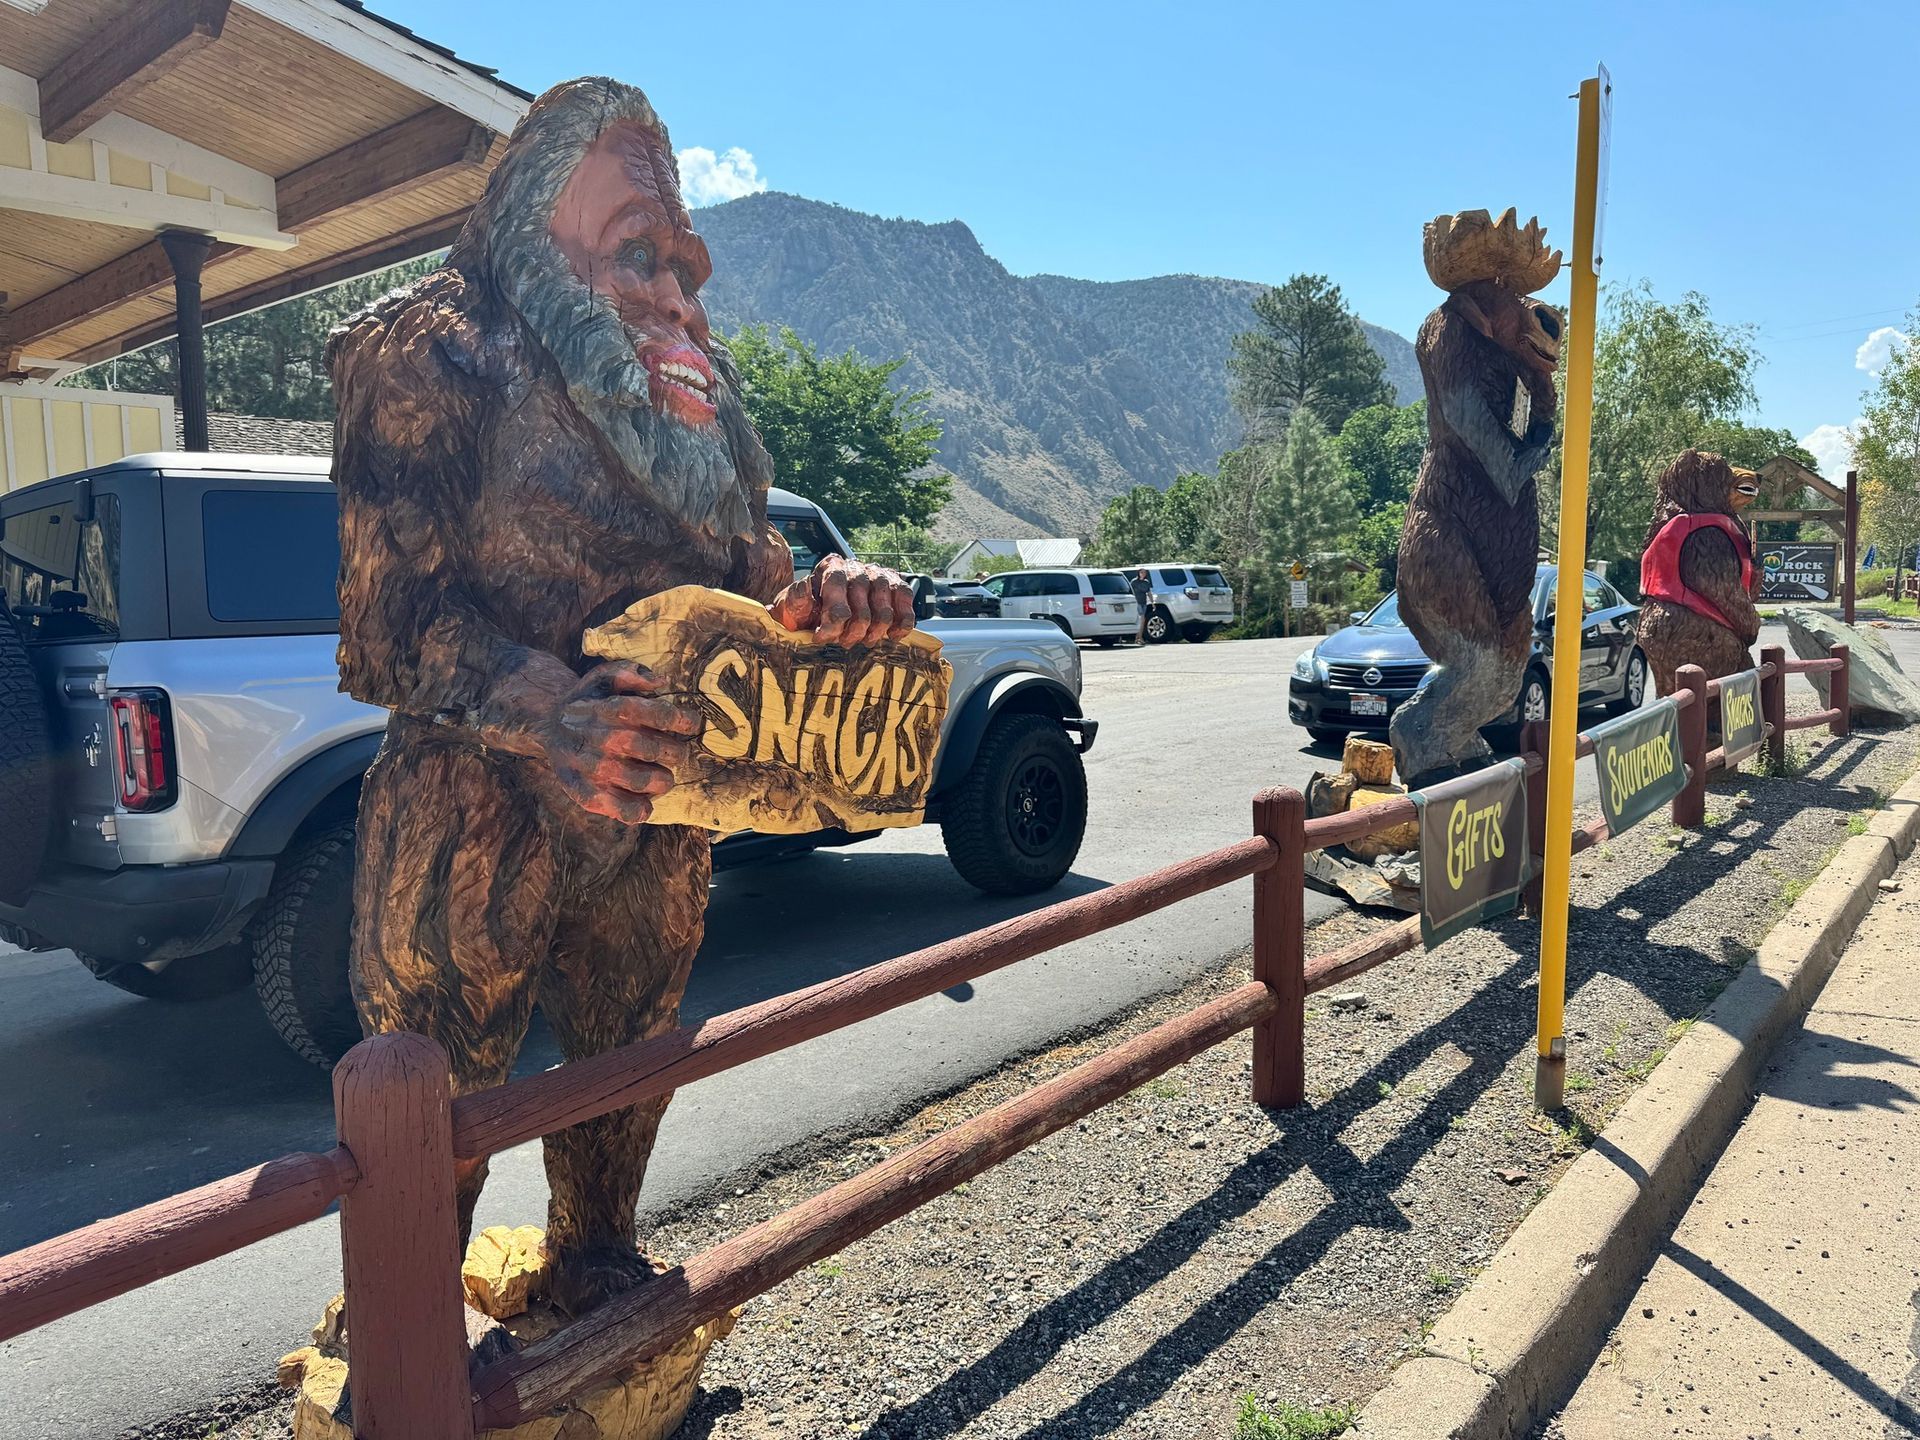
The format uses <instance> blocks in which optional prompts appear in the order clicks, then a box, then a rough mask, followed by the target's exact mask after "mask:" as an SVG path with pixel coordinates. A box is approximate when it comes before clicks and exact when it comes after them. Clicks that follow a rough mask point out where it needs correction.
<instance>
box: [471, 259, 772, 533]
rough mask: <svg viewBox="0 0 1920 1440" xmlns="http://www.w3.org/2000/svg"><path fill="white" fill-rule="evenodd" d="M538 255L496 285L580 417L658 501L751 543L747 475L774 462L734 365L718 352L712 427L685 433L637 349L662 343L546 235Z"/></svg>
mask: <svg viewBox="0 0 1920 1440" xmlns="http://www.w3.org/2000/svg"><path fill="white" fill-rule="evenodd" d="M534 248H536V249H537V250H540V251H541V252H542V253H539V254H536V255H533V256H528V257H527V260H528V262H529V263H526V264H524V265H521V266H519V267H516V268H515V269H514V270H513V271H512V272H511V273H510V274H509V275H503V276H500V277H499V278H500V280H501V282H502V285H503V288H505V290H506V291H507V295H508V298H509V299H511V300H512V302H513V304H514V307H515V308H516V309H517V310H519V312H520V314H521V315H522V316H523V317H524V318H525V319H526V321H527V323H528V325H529V326H531V327H532V330H533V332H534V335H535V336H536V337H537V338H538V339H539V341H540V342H541V344H542V345H543V346H544V347H545V348H546V350H547V352H548V353H549V354H550V355H552V356H553V359H554V363H555V364H556V365H557V366H558V367H559V370H560V374H561V377H562V378H563V379H564V380H565V381H566V385H567V394H568V396H569V397H570V398H571V399H572V400H573V403H574V404H575V405H576V406H577V407H578V408H579V410H580V413H581V414H582V415H584V416H585V417H586V418H587V420H588V422H589V423H591V424H592V425H593V427H594V428H595V429H596V430H597V431H599V433H600V434H601V435H602V436H604V437H605V438H606V441H607V443H608V445H609V446H611V447H612V449H613V451H614V453H615V454H616V455H618V456H619V457H620V460H621V463H622V464H624V465H625V466H626V468H627V470H628V471H629V472H630V473H631V474H632V476H633V478H634V479H635V480H636V481H637V482H639V484H640V486H641V488H642V489H644V490H645V491H646V493H647V495H648V496H649V498H651V499H652V500H653V501H654V503H656V504H657V505H659V506H660V507H661V508H663V509H665V510H667V511H669V512H671V513H672V514H674V515H677V516H678V517H679V518H680V519H681V520H682V521H684V522H685V523H686V524H687V525H688V526H689V527H690V528H691V529H694V530H696V531H703V532H705V533H707V534H711V535H715V536H719V537H722V538H726V537H730V536H739V537H741V538H743V539H747V540H751V539H753V538H754V534H753V531H754V526H753V518H752V513H751V511H750V510H749V509H748V506H747V496H748V493H749V492H748V487H749V480H748V478H747V477H748V476H756V475H757V476H760V477H765V476H766V475H767V474H768V473H769V472H770V471H771V469H772V464H771V462H770V461H769V460H768V458H767V454H766V450H765V448H764V447H763V446H762V445H761V443H760V437H759V436H758V435H757V434H755V432H754V429H753V426H752V425H751V424H750V423H749V422H748V420H747V417H746V412H745V411H744V410H743V409H742V408H741V405H740V396H739V389H738V383H737V381H736V379H735V375H734V369H733V363H732V357H730V356H729V355H728V354H727V353H726V351H725V349H724V348H723V347H721V346H720V345H718V344H716V345H714V346H713V348H712V350H711V351H710V352H708V354H709V358H710V359H711V360H712V362H713V385H712V388H711V390H710V391H709V392H708V394H709V398H710V399H711V400H712V401H713V404H714V408H715V410H716V412H717V414H716V417H715V421H714V423H712V424H707V425H686V424H682V423H681V422H680V421H678V420H676V419H673V418H672V417H670V416H667V415H664V414H662V413H660V412H659V411H658V410H656V409H655V408H654V407H653V404H652V400H651V394H650V390H649V386H650V382H651V377H650V376H649V375H648V373H647V367H646V366H645V365H643V364H642V363H641V361H640V358H639V350H640V347H641V346H642V345H643V344H645V343H646V342H647V341H648V340H649V339H654V338H657V337H650V336H649V335H648V334H647V332H645V331H643V330H639V329H636V328H634V327H631V326H629V325H627V324H625V323H624V322H623V321H622V320H621V319H620V317H619V315H618V314H617V313H616V312H615V311H614V308H613V306H612V305H611V304H610V303H609V302H608V301H607V300H606V299H605V298H604V297H603V296H601V295H600V294H598V293H597V292H596V291H594V290H593V289H591V288H590V287H588V286H587V285H585V284H583V283H581V281H580V280H579V279H578V278H577V277H575V275H574V274H573V272H572V271H571V270H570V269H568V268H567V265H566V262H565V260H563V259H562V258H561V256H560V253H559V250H558V249H557V248H556V247H554V245H553V244H552V242H551V241H550V240H547V239H546V237H545V236H544V235H542V236H540V237H539V239H538V240H537V241H535V245H534ZM743 471H745V472H746V475H745V476H743V474H742V472H743Z"/></svg>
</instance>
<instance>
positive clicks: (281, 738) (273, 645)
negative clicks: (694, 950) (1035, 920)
mask: <svg viewBox="0 0 1920 1440" xmlns="http://www.w3.org/2000/svg"><path fill="white" fill-rule="evenodd" d="M769 510H770V513H772V514H774V515H775V516H776V517H780V519H779V523H781V528H782V529H783V530H785V531H786V532H787V534H788V536H789V543H794V548H795V553H796V555H801V554H803V553H804V554H808V555H810V556H812V557H813V558H817V555H818V554H820V553H826V551H827V549H831V550H833V551H835V552H837V553H843V554H844V553H848V552H847V550H846V542H845V540H844V539H843V538H842V537H841V535H840V533H839V531H838V530H836V529H835V528H834V525H833V522H832V521H831V520H830V519H828V518H827V516H826V515H825V514H824V513H823V512H821V511H820V509H819V508H818V507H817V506H814V505H811V504H810V503H809V502H807V501H806V500H804V499H802V498H801V497H799V496H797V495H789V494H786V493H784V492H781V491H775V492H774V493H773V497H772V504H771V505H770V507H769ZM338 526H339V521H338V506H337V503H336V500H335V496H334V492H333V486H332V483H331V482H330V481H329V479H328V466H327V463H326V462H325V461H323V460H311V461H309V460H294V459H286V458H281V457H264V456H241V455H188V454H158V455H141V456H133V457H130V458H128V459H125V460H120V461H116V462H114V463H113V464H111V465H105V466H101V467H98V468H96V469H94V470H91V471H88V472H85V473H83V474H80V475H75V476H68V477H63V478H60V479H56V480H49V481H45V482H43V483H41V484H38V485H33V486H28V487H25V488H23V489H20V490H15V491H13V492H12V493H10V494H8V495H6V496H4V497H0V590H3V593H4V602H5V603H4V605H0V939H5V940H8V941H11V942H12V943H14V944H16V945H20V946H22V947H24V948H26V949H29V950H52V949H63V948H65V949H71V950H73V951H74V952H75V953H76V954H77V955H78V956H79V957H80V959H81V961H82V962H83V963H84V964H85V965H86V966H87V967H88V968H89V969H91V970H92V971H93V972H94V973H95V974H96V975H98V976H99V977H100V978H102V979H104V980H107V981H109V982H111V983H112V984H115V985H118V986H120V987H121V988H122V989H125V990H130V991H132V992H133V993H135V994H138V995H147V996H154V997H159V998H165V999H189V998H195V997H198V996H203V995H207V994H212V993H217V992H219V991H221V990H224V989H229V988H232V987H234V986H237V985H240V984H244V983H246V981H247V979H248V978H249V977H251V978H252V979H253V982H254V984H255V986H256V988H257V990H258V992H259V996H260V1000H261V1002H262V1004H263V1006H264V1007H265V1009H266V1012H267V1015H268V1018H269V1019H270V1020H272V1022H273V1024H274V1026H275V1028H276V1029H278V1030H279V1032H280V1034H281V1035H282V1036H283V1037H284V1038H285V1039H286V1041H287V1042H288V1044H290V1045H291V1046H292V1047H293V1048H294V1049H295V1050H297V1051H299V1052H300V1053H301V1054H303V1055H305V1056H307V1057H308V1058H310V1059H313V1060H315V1061H318V1062H320V1063H323V1064H324V1063H330V1062H331V1061H332V1060H333V1059H334V1058H335V1057H337V1056H338V1055H339V1054H340V1053H341V1052H342V1051H344V1050H345V1048H346V1047H347V1046H348V1045H350V1044H351V1043H353V1041H355V1040H357V1039H358V1038H359V1028H358V1024H357V1022H356V1021H355V1019H354V1014H353V1008H352V1001H351V998H350V996H349V994H348V990H347V937H348V926H349V923H350V920H351V909H350V905H351V877H352V873H353V856H354V818H355V813H356V810H357V808H358V804H359V794H360V780H361V776H362V774H363V772H364V771H365V770H366V767H367V766H368V764H370V763H371V762H372V760H373V756H374V753H375V751H376V750H377V749H378V748H379V745H380V737H381V733H382V731H383V730H384V728H385V726H386V721H387V712H386V711H385V710H382V709H377V708H375V707H373V706H369V705H362V704H360V703H359V702H358V701H355V700H353V699H351V698H349V697H348V696H346V695H342V694H341V693H339V690H338V688H337V686H338V681H339V672H338V669H337V668H336V665H335V662H334V647H335V645H336V643H337V640H338V629H339V613H340V612H339V601H338V595H337V592H336V590H335V580H336V574H337V571H338V568H339V561H340V550H339V529H338ZM123 537H124V543H123ZM796 542H797V543H796ZM803 545H804V546H806V547H807V549H806V550H805V551H803V549H802V546H803ZM815 546H818V547H823V548H820V549H818V550H816V549H814V548H813V547H815ZM813 558H808V559H807V560H806V562H805V563H806V564H808V565H809V566H811V564H812V563H813ZM926 628H927V630H928V631H929V632H930V633H933V634H937V635H938V636H939V637H940V639H941V641H942V642H943V645H944V651H945V655H946V658H947V660H948V661H949V662H951V664H952V666H953V687H952V691H951V696H950V702H949V708H948V711H947V715H946V720H945V723H944V725H943V727H942V731H941V736H942V738H941V744H940V749H939V752H938V755H937V758H936V760H935V766H934V778H933V785H932V790H931V802H930V805H929V811H928V817H927V818H928V819H929V820H931V821H933V822H934V823H936V824H938V825H939V826H940V827H941V832H942V837H943V839H944V840H945V842H946V847H947V853H948V855H949V857H950V858H951V859H952V861H953V864H954V868H955V869H957V870H958V871H959V872H960V874H961V875H962V876H963V877H965V878H966V879H967V880H968V881H970V882H971V883H973V884H974V885H976V886H978V887H979V888H981V889H983V890H986V891H988V892H990V893H995V894H1027V893H1031V892H1034V891H1038V890H1044V889H1046V888H1048V887H1049V886H1051V885H1053V884H1054V883H1056V882H1057V881H1058V880H1059V879H1060V878H1061V877H1062V876H1063V875H1064V874H1065V873H1066V872H1067V870H1068V868H1069V867H1070V866H1071V865H1072V864H1073V861H1074V858H1075V856H1076V855H1077V854H1078V853H1079V848H1080V840H1081V836H1082V834H1083V832H1084V830H1085V827H1086V814H1087V787H1086V776H1085V772H1084V770H1083V768H1082V764H1081V759H1080V757H1081V755H1082V754H1083V753H1084V752H1085V751H1086V750H1087V749H1089V748H1090V747H1091V746H1092V744H1093V739H1094V734H1095V731H1096V729H1097V726H1096V724H1095V722H1094V721H1092V720H1090V719H1088V718H1086V716H1085V714H1084V713H1083V711H1082V709H1081V705H1080V680H1081V671H1080V656H1079V652H1078V651H1077V649H1076V648H1075V647H1074V646H1073V644H1072V643H1071V642H1070V641H1068V640H1067V639H1065V638H1064V637H1063V636H1061V635H1059V634H1058V633H1057V632H1056V631H1055V629H1054V627H1053V626H1051V625H1036V624H1034V623H1033V622H1032V621H1030V620H1016V621H983V620H969V621H964V622H962V621H951V620H946V619H935V620H930V621H928V622H927V625H926ZM868 838H871V837H870V836H869V835H866V834H849V833H847V832H844V831H838V830H829V831H823V832H818V833H815V834H810V835H799V836H790V835H755V834H742V835H735V836H731V837H727V838H724V839H721V840H720V841H719V842H718V843H717V844H716V845H715V848H714V863H715V867H716V868H725V867H727V866H729V865H734V864H742V863H746V862H748V861H751V860H754V859H767V858H773V857H776V856H785V855H791V854H794V853H797V852H801V851H805V850H808V849H812V848H814V847H817V846H823V845H847V844H852V843H854V842H856V841H859V840H863V839H868Z"/></svg>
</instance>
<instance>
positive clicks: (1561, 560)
mask: <svg viewBox="0 0 1920 1440" xmlns="http://www.w3.org/2000/svg"><path fill="white" fill-rule="evenodd" d="M1602 83H1603V82H1602V81H1601V80H1600V79H1599V78H1598V77H1596V78H1594V79H1592V80H1583V81H1581V82H1580V139H1579V148H1578V151H1577V155H1576V159H1575V163H1574V190H1573V304H1572V307H1571V313H1570V314H1569V315H1568V317H1567V347H1568V348H1567V394H1566V401H1565V404H1566V417H1567V423H1566V430H1565V441H1564V444H1563V445H1562V447H1561V456H1562V458H1561V464H1560V550H1559V555H1558V557H1557V559H1556V564H1557V565H1558V566H1559V573H1558V575H1557V576H1556V577H1555V582H1554V616H1553V693H1552V700H1551V702H1550V708H1549V711H1548V720H1549V722H1550V724H1551V733H1550V735H1549V738H1548V740H1547V835H1546V845H1545V855H1544V856H1543V859H1542V863H1543V864H1544V865H1545V867H1546V868H1545V872H1544V874H1543V875H1542V877H1541V886H1542V888H1541V908H1540V1002H1539V1024H1538V1036H1537V1039H1538V1047H1539V1048H1538V1054H1537V1056H1536V1058H1535V1062H1534V1074H1533V1098H1534V1103H1535V1104H1536V1105H1538V1106H1539V1107H1540V1108H1541V1109H1542V1110H1557V1109H1559V1108H1560V1105H1561V1102H1562V1101H1563V1099H1564V1098H1565V1094H1566V1079H1567V1038H1566V1022H1565V1011H1566V998H1567V912H1568V904H1569V895H1568V891H1569V883H1570V876H1571V872H1572V870H1573V758H1574V757H1573V750H1574V739H1575V736H1576V735H1577V734H1578V733H1579V729H1580V714H1579V711H1580V620H1581V575H1582V572H1583V571H1585V569H1586V568H1587V450H1588V446H1589V444H1590V443H1591V440H1592V436H1593V332H1594V320H1595V312H1596V311H1597V310H1598V308H1599V294H1598V292H1599V281H1598V277H1597V276H1596V275H1595V274H1594V265H1593V241H1594V225H1595V221H1596V218H1597V214H1598V209H1599V192H1600V126H1601V113H1600V111H1601V98H1602V97H1601V85H1602Z"/></svg>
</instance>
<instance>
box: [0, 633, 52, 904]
mask: <svg viewBox="0 0 1920 1440" xmlns="http://www.w3.org/2000/svg"><path fill="white" fill-rule="evenodd" d="M0 816H4V817H5V822H4V823H0V903H5V904H8V905H18V904H19V903H20V902H21V901H22V900H25V899H26V898H27V892H28V891H29V890H31V889H32V888H33V882H34V881H35V880H37V879H39V878H40V866H41V863H42V862H43V861H44V860H45V859H46V856H47V842H48V839H49V837H50V836H51V834H52V831H53V730H52V727H51V726H49V725H48V724H47V704H46V700H45V698H44V697H43V696H42V695H41V693H40V683H39V681H38V680H37V679H36V678H35V677H34V673H33V668H32V667H31V666H30V665H29V664H28V663H27V646H26V642H25V641H24V640H23V639H22V638H21V636H20V632H19V630H17V629H16V628H14V623H13V614H12V612H11V611H9V610H8V609H7V607H6V605H5V603H4V602H0Z"/></svg>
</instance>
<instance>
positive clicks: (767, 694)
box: [581, 585, 953, 835]
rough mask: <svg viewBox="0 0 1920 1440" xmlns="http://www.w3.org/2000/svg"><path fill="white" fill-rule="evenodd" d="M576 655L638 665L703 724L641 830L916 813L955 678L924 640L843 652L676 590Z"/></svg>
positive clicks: (793, 826)
mask: <svg viewBox="0 0 1920 1440" xmlns="http://www.w3.org/2000/svg"><path fill="white" fill-rule="evenodd" d="M581 644H582V648H583V649H584V650H585V652H586V653H587V654H589V655H592V656H596V657H599V658H601V659H606V660H634V661H638V662H639V663H640V664H642V665H645V666H646V667H647V668H648V669H650V670H652V671H653V672H654V673H655V674H656V675H659V676H661V677H663V678H664V679H666V681H667V693H669V694H671V695H675V696H678V697H681V698H683V699H687V700H691V701H692V702H693V703H694V704H696V705H697V706H698V707H699V709H700V711H701V713H702V715H703V717H704V718H705V721H706V725H705V728H704V729H703V730H702V732H701V734H700V736H699V738H698V739H696V740H695V741H694V742H693V744H692V746H691V749H690V753H689V758H688V761H687V763H686V765H685V767H683V768H682V769H681V770H679V771H677V772H676V773H675V776H674V786H673V788H672V789H671V790H669V791H667V793H666V794H664V795H662V796H660V797H658V798H657V799H656V800H655V801H654V805H653V814H652V816H651V817H650V823H652V824H655V825H697V826H700V827H702V828H703V829H708V830H719V831H733V830H758V831H761V832H762V833H765V834H779V835H792V834H799V833H801V832H803V831H809V830H822V829H826V828H829V827H831V826H839V827H840V828H842V829H845V830H850V831H854V832H859V831H863V830H878V829H884V828H887V827H890V826H900V825H915V824H918V823H919V822H920V820H921V819H922V817H923V816H924V815H925V813H926V806H927V791H928V788H929V787H930V785H931V784H932V781H933V759H934V754H935V751H936V750H937V749H938V748H939V744H940V722H941V719H942V717H944V716H945V714H946V713H947V689H948V686H949V685H950V683H951V682H952V679H953V667H952V666H951V665H949V664H947V662H946V661H945V660H943V659H941V658H940V642H939V641H938V640H937V639H935V638H934V637H933V636H931V635H929V634H927V633H926V632H925V631H922V630H913V631H909V632H908V633H907V634H906V635H905V636H904V637H902V638H901V639H898V640H882V641H878V642H871V643H869V644H866V645H864V646H862V647H861V648H860V649H858V650H849V649H847V648H846V647H844V646H841V645H837V644H826V643H821V642H819V641H816V640H815V639H814V638H813V634H812V632H811V631H792V630H787V629H785V628H783V627H782V626H781V625H780V623H779V622H778V621H776V620H775V619H774V618H773V616H772V615H770V614H769V613H768V612H767V608H766V607H765V606H764V605H760V604H757V603H755V602H754V601H751V600H747V599H745V598H743V597H741V596H738V595H731V594H728V593H727V592H726V591H724V590H708V589H705V588H703V587H701V586H698V585H681V586H678V587H676V588H674V589H672V590H666V591H663V592H661V593H660V594H658V595H653V596H650V597H648V598H647V599H645V600H642V601H640V602H638V603H637V604H635V605H633V606H631V607H630V608H629V609H628V610H627V612H626V613H625V614H624V615H621V616H619V617H618V618H617V619H614V620H610V621H608V622H607V623H606V624H604V625H600V626H597V627H595V628H594V629H592V630H589V631H588V632H587V633H586V636H585V638H584V639H583V640H582V642H581Z"/></svg>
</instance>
